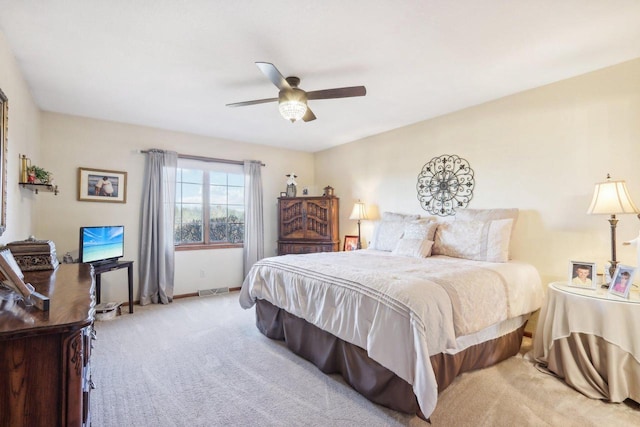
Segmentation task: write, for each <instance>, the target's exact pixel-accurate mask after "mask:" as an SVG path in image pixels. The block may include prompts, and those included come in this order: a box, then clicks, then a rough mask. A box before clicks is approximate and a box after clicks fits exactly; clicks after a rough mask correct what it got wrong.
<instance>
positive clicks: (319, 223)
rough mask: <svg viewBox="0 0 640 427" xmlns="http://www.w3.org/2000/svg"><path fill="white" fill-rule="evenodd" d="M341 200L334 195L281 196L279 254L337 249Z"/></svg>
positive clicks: (279, 204) (279, 205)
mask: <svg viewBox="0 0 640 427" xmlns="http://www.w3.org/2000/svg"><path fill="white" fill-rule="evenodd" d="M339 201H340V200H339V199H338V198H337V197H335V196H330V197H326V196H321V197H280V198H278V255H286V254H306V253H312V252H334V251H338V250H339V248H340V238H339V237H338V232H339V227H338V214H339Z"/></svg>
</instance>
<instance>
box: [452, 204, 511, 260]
mask: <svg viewBox="0 0 640 427" xmlns="http://www.w3.org/2000/svg"><path fill="white" fill-rule="evenodd" d="M518 213H519V211H518V209H517V208H502V209H464V208H463V209H458V210H457V211H456V216H455V219H456V220H458V219H461V220H463V221H493V220H496V219H509V218H511V219H513V225H512V226H511V230H513V229H514V228H515V226H516V221H517V220H518ZM509 250H511V243H509ZM509 259H511V254H509Z"/></svg>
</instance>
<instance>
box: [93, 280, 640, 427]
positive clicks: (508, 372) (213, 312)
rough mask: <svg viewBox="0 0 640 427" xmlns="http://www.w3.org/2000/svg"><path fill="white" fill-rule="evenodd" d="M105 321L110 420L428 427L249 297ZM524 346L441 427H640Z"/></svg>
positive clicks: (437, 416) (102, 420) (462, 380)
mask: <svg viewBox="0 0 640 427" xmlns="http://www.w3.org/2000/svg"><path fill="white" fill-rule="evenodd" d="M124 311H125V310H123V314H122V315H121V316H119V317H117V318H115V319H114V320H109V321H102V322H96V330H97V335H98V341H97V342H96V345H95V349H94V351H93V358H92V372H93V380H94V383H96V387H97V388H96V389H95V390H93V392H92V394H91V412H92V422H93V423H92V425H93V426H94V427H96V426H98V427H100V426H132V425H135V426H356V425H362V426H367V427H373V426H404V425H407V426H428V424H427V423H426V422H424V421H423V420H421V419H419V418H417V417H415V416H413V417H412V416H408V415H406V414H401V413H398V412H395V411H391V410H389V409H386V408H383V407H381V406H378V405H375V404H373V403H371V402H369V401H368V400H366V399H364V398H363V397H362V396H360V395H359V394H358V393H356V392H355V391H353V390H352V389H351V388H350V387H349V386H348V385H345V384H344V382H343V381H342V379H341V378H339V377H337V376H327V375H324V374H322V373H321V372H320V371H319V370H318V369H317V368H316V367H315V366H313V365H312V364H310V363H309V362H307V361H305V360H303V359H300V358H299V357H297V356H295V355H293V354H292V353H291V352H290V351H289V350H288V349H286V348H285V347H284V346H283V345H282V343H280V342H276V341H272V340H270V339H268V338H266V337H264V336H263V335H261V334H260V333H259V332H258V331H257V329H256V328H255V325H254V320H255V319H254V311H253V309H252V310H242V309H241V308H240V306H239V305H238V294H237V293H231V294H227V295H220V296H210V297H193V298H186V299H179V300H176V301H175V302H174V303H172V304H169V305H166V306H162V305H160V306H158V305H153V306H145V307H139V306H136V307H135V313H134V314H133V315H131V314H128V313H124ZM529 347H530V341H529V340H527V341H525V343H524V344H523V349H522V351H521V354H520V355H518V356H516V357H513V358H511V359H509V360H506V361H504V362H502V363H500V364H498V365H496V366H493V367H491V368H487V369H483V370H479V371H475V372H471V373H467V374H463V375H462V376H460V377H459V378H458V379H456V381H455V382H454V383H453V384H452V385H451V386H449V387H448V388H447V389H446V390H445V391H444V392H443V393H442V394H441V395H440V398H439V401H438V405H437V408H436V410H435V412H434V413H433V415H432V417H431V421H432V425H434V426H513V425H520V426H627V425H628V426H632V425H635V426H638V425H640V409H639V407H638V405H637V404H635V403H634V402H631V401H627V402H628V403H627V402H625V403H623V404H611V403H606V402H602V401H597V400H592V399H589V398H587V397H584V396H583V395H581V394H579V393H578V392H576V391H574V390H573V389H571V388H570V387H568V386H567V385H565V384H564V383H563V382H562V381H560V380H558V379H556V378H554V377H553V376H550V375H548V374H545V373H543V372H540V371H539V370H538V369H536V367H535V366H534V364H533V363H531V362H530V361H529V360H527V358H526V357H523V355H526V353H527V351H528V349H529Z"/></svg>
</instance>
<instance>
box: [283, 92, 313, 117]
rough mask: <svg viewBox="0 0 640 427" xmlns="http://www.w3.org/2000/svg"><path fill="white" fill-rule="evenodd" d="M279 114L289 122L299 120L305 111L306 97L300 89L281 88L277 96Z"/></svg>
mask: <svg viewBox="0 0 640 427" xmlns="http://www.w3.org/2000/svg"><path fill="white" fill-rule="evenodd" d="M278 109H279V110H280V115H281V116H282V117H284V118H285V119H287V120H290V121H291V123H294V122H295V121H297V120H300V119H301V118H302V117H304V114H305V113H306V112H307V97H306V95H305V93H304V91H302V90H301V89H298V88H296V87H294V88H291V89H288V90H286V89H285V90H281V91H280V94H279V96H278Z"/></svg>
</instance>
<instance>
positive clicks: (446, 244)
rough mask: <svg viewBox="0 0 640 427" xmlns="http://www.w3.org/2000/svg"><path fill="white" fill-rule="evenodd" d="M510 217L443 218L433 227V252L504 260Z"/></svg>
mask: <svg viewBox="0 0 640 427" xmlns="http://www.w3.org/2000/svg"><path fill="white" fill-rule="evenodd" d="M512 227H513V219H511V218H510V219H499V220H495V221H460V220H455V221H452V222H443V223H440V224H439V225H438V229H437V230H436V237H435V243H434V245H433V254H434V255H447V256H451V257H456V258H466V259H472V260H476V261H489V262H507V261H508V260H509V241H510V240H511V229H512Z"/></svg>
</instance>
